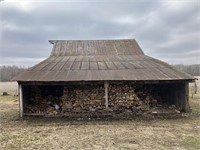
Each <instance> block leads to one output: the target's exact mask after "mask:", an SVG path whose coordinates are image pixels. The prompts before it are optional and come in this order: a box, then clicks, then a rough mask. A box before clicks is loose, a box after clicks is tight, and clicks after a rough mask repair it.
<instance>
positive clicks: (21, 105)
mask: <svg viewBox="0 0 200 150" xmlns="http://www.w3.org/2000/svg"><path fill="white" fill-rule="evenodd" d="M19 115H20V117H23V91H22V85H19Z"/></svg>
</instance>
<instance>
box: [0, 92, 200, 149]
mask: <svg viewBox="0 0 200 150" xmlns="http://www.w3.org/2000/svg"><path fill="white" fill-rule="evenodd" d="M190 105H191V107H192V109H193V112H192V113H187V114H182V116H181V117H178V118H171V119H150V120H147V119H132V120H104V121H103V120H101V121H93V120H87V121H86V120H85V121H83V120H76V121H75V120H73V121H72V120H67V119H65V118H26V119H21V118H19V112H18V111H19V110H18V108H19V106H18V97H14V96H0V149H2V150H10V149H11V150H12V149H13V150H16V149H19V150H29V149H30V150H32V149H34V150H35V149H40V150H43V149H44V150H49V149H52V150H54V149H55V150H62V149H63V150H66V149H67V150H68V149H69V150H76V149H77V150H80V149H86V150H95V149H97V150H106V149H108V150H134V149H135V150H149V149H154V150H197V149H200V120H199V119H200V118H199V117H200V93H198V94H194V95H193V99H190Z"/></svg>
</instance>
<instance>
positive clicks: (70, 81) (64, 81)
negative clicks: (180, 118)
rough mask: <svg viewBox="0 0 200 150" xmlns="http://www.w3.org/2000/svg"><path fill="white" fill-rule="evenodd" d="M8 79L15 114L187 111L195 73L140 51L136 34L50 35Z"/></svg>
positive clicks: (114, 114)
mask: <svg viewBox="0 0 200 150" xmlns="http://www.w3.org/2000/svg"><path fill="white" fill-rule="evenodd" d="M50 43H52V44H53V50H52V52H51V55H50V56H49V57H48V58H47V59H45V60H44V61H42V62H40V63H39V64H36V65H35V66H33V67H31V68H29V69H28V70H27V71H25V72H23V73H22V74H20V75H19V76H17V77H15V78H14V79H13V80H15V81H17V82H18V84H19V91H20V93H19V94H20V116H21V117H23V116H24V115H42V116H65V117H71V118H73V117H106V116H111V117H132V116H135V115H143V114H158V113H160V114H165V113H166V112H169V113H180V112H188V111H189V109H190V108H189V102H188V83H189V82H193V81H194V77H192V76H190V75H189V74H187V73H184V72H181V71H178V70H177V69H176V68H174V67H173V66H171V65H169V64H167V63H165V62H162V61H160V60H158V59H154V58H152V57H149V56H147V55H145V54H144V53H143V51H142V49H141V48H140V47H139V45H138V44H137V42H136V41H135V40H131V39H124V40H55V41H53V40H52V41H50Z"/></svg>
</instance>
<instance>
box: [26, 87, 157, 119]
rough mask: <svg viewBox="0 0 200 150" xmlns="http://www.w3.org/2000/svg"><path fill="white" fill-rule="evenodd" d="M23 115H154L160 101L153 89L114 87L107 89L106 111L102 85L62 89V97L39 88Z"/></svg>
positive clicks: (31, 97) (33, 89)
mask: <svg viewBox="0 0 200 150" xmlns="http://www.w3.org/2000/svg"><path fill="white" fill-rule="evenodd" d="M31 93H32V95H30V99H29V103H28V104H26V107H25V113H27V114H31V113H32V114H34V113H35V114H43V115H47V116H66V117H106V116H112V117H120V116H133V115H138V114H139V115H140V114H151V113H155V112H156V111H155V110H156V108H158V107H160V106H161V105H160V102H161V98H160V97H159V96H158V95H155V93H156V92H155V91H154V88H152V87H151V88H148V87H147V86H145V85H137V86H136V85H134V84H132V85H129V84H119V85H117V84H115V85H114V84H113V85H109V87H108V104H109V107H108V108H106V107H105V89H104V86H103V85H82V86H63V94H62V95H61V96H57V95H53V93H52V95H46V96H44V95H43V94H42V90H41V89H40V88H39V87H33V88H32V90H31Z"/></svg>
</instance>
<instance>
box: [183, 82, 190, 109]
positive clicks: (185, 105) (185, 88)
mask: <svg viewBox="0 0 200 150" xmlns="http://www.w3.org/2000/svg"><path fill="white" fill-rule="evenodd" d="M184 90H185V101H184V110H185V112H191V108H190V105H189V83H185V86H184Z"/></svg>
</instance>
